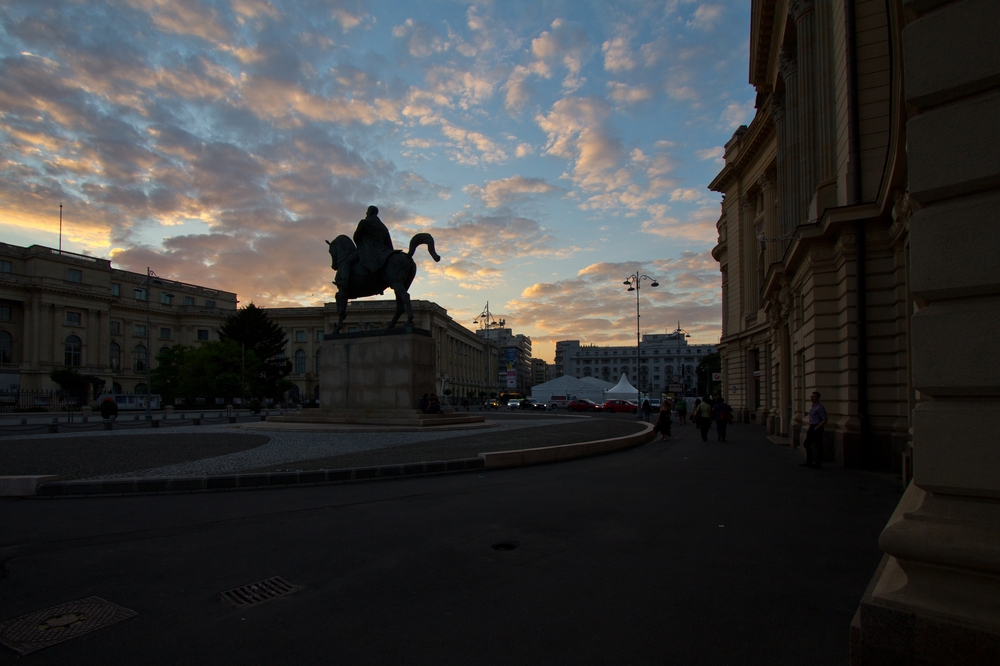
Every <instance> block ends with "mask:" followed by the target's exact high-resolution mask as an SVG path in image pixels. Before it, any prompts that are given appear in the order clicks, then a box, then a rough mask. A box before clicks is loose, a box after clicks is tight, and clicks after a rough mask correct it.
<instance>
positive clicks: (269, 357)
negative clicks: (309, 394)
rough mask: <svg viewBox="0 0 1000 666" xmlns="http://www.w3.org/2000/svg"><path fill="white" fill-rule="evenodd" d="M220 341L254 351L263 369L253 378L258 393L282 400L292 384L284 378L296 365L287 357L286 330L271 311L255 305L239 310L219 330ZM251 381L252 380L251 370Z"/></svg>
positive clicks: (248, 376)
mask: <svg viewBox="0 0 1000 666" xmlns="http://www.w3.org/2000/svg"><path fill="white" fill-rule="evenodd" d="M219 339H220V341H222V342H228V341H232V342H234V343H235V344H236V347H237V348H239V347H240V345H241V344H242V345H243V346H244V348H245V349H246V352H247V353H248V354H249V353H250V352H251V351H252V352H253V354H254V355H255V356H256V358H257V359H258V360H259V361H260V363H261V366H260V370H259V371H258V372H257V373H256V374H255V375H253V376H252V377H253V380H254V382H255V388H257V389H259V390H256V391H254V393H257V394H259V395H262V396H265V397H269V398H274V399H280V398H281V394H282V392H283V391H284V390H287V387H288V386H289V385H290V384H289V382H287V381H282V378H283V377H285V375H287V374H288V373H290V372H291V371H292V363H291V361H289V360H288V359H287V358H286V357H285V345H286V344H287V343H288V338H286V337H285V332H284V330H282V328H281V327H280V326H279V325H278V324H276V323H275V322H273V321H271V318H270V317H268V316H267V312H265V311H264V310H263V309H261V308H258V307H257V306H256V305H254V304H253V303H250V304H249V305H247V306H246V307H242V308H240V309H238V310H237V311H236V312H235V313H233V314H231V315H229V317H228V318H227V319H226V321H225V323H224V324H223V325H222V326H221V327H220V328H219ZM247 378H248V380H249V379H250V378H251V375H250V372H249V370H248V371H247Z"/></svg>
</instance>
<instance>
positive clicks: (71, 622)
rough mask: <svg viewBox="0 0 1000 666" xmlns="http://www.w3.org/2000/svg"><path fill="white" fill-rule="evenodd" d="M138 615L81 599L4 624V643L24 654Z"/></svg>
mask: <svg viewBox="0 0 1000 666" xmlns="http://www.w3.org/2000/svg"><path fill="white" fill-rule="evenodd" d="M136 615H138V613H136V612H135V611H132V610H129V609H127V608H122V607H121V606H119V605H117V604H113V603H111V602H110V601H105V600H104V599H101V598H100V597H87V598H85V599H77V600H76V601H70V602H67V603H65V604H61V605H59V606H53V607H52V608H46V609H45V610H42V611H38V612H35V613H29V614H28V615H22V616H21V617H17V618H14V619H13V620H7V621H6V622H3V623H2V624H0V643H3V644H4V645H6V646H7V647H9V648H10V649H11V650H14V651H15V652H19V653H20V654H28V653H29V652H34V651H35V650H41V649H42V648H46V647H49V646H50V645H55V644H56V643H62V642H63V641H68V640H69V639H71V638H76V637H77V636H82V635H84V634H87V633H90V632H91V631H94V630H95V629H102V628H104V627H108V626H111V625H112V624H115V623H116V622H121V621H122V620H127V619H128V618H130V617H135V616H136Z"/></svg>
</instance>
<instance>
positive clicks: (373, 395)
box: [268, 327, 485, 426]
mask: <svg viewBox="0 0 1000 666" xmlns="http://www.w3.org/2000/svg"><path fill="white" fill-rule="evenodd" d="M436 351H437V350H436V348H435V343H434V338H433V337H431V333H430V331H427V330H423V329H418V328H409V327H404V328H393V329H387V330H383V331H368V332H362V333H342V334H333V335H327V336H326V339H325V340H324V341H323V342H322V343H321V345H320V370H319V404H320V408H319V409H318V410H309V411H308V412H305V413H298V414H290V415H288V416H282V417H275V418H273V419H272V418H269V419H268V420H269V421H277V422H279V423H281V422H284V423H351V424H361V425H387V426H432V425H451V424H458V423H476V422H482V421H483V420H485V417H483V416H481V415H476V414H470V413H468V412H465V413H460V414H454V413H445V414H424V413H423V412H421V411H420V410H418V409H417V403H418V401H419V400H420V397H421V396H422V395H424V394H425V393H428V394H430V393H434V392H435V386H434V376H435V355H436Z"/></svg>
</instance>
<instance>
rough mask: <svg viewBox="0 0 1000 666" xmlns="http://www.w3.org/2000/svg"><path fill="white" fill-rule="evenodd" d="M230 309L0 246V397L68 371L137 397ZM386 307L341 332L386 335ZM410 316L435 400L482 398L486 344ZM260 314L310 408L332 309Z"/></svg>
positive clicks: (360, 305) (171, 288) (154, 280)
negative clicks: (430, 343)
mask: <svg viewBox="0 0 1000 666" xmlns="http://www.w3.org/2000/svg"><path fill="white" fill-rule="evenodd" d="M237 305H238V301H237V298H236V294H235V293H232V292H227V291H221V290H218V289H212V288H209V287H202V286H198V285H193V284H188V283H185V282H179V281H176V280H168V279H162V278H158V277H154V276H149V277H148V288H147V276H146V275H144V274H141V273H132V272H130V271H123V270H119V269H117V268H112V266H111V262H110V261H109V260H107V259H100V258H95V257H90V256H85V255H81V254H74V253H71V252H60V251H59V250H54V249H52V248H48V247H43V246H40V245H32V246H31V247H26V248H25V247H19V246H16V245H8V244H5V243H0V391H7V392H8V393H10V392H14V391H21V392H31V391H50V390H53V389H56V388H58V387H57V386H56V385H55V384H54V383H53V382H52V380H51V379H50V378H49V373H50V372H52V370H54V369H57V368H62V367H71V368H75V369H77V370H78V371H79V372H80V373H81V374H89V375H95V376H97V377H100V378H102V379H104V380H105V390H106V391H108V392H112V391H114V392H116V393H140V394H141V393H144V392H145V391H146V381H147V380H146V375H147V367H146V364H147V363H152V364H153V367H155V364H156V355H157V354H158V353H159V352H160V351H161V350H163V349H165V348H168V347H171V346H173V345H176V344H182V345H188V346H197V345H199V344H201V343H202V342H206V341H209V340H218V339H219V334H218V329H219V327H220V326H221V325H222V323H223V322H224V321H225V320H226V318H227V317H228V316H229V315H231V314H232V313H233V312H235V310H236V308H237ZM395 307H396V304H395V300H361V301H355V302H352V303H351V304H350V305H349V307H348V316H347V320H346V322H345V325H346V328H347V331H349V332H350V331H357V330H362V329H364V330H370V329H377V328H381V327H383V326H386V325H388V322H389V321H390V320H391V319H392V316H393V313H394V311H395ZM413 312H414V318H415V322H416V325H417V326H418V327H420V328H424V329H427V330H430V331H431V332H432V335H433V336H434V340H435V342H436V344H437V372H436V375H437V381H438V387H437V388H438V391H440V392H441V393H442V394H443V395H445V396H448V395H450V396H454V398H455V399H458V398H459V397H465V396H467V395H469V394H470V392H471V393H472V394H474V395H477V396H478V395H479V393H481V392H485V391H486V390H487V386H488V385H490V382H489V381H488V380H487V378H488V377H489V373H490V371H491V369H496V368H497V367H498V364H499V355H498V349H497V346H496V344H495V343H494V345H493V346H492V347H489V346H488V345H486V344H485V342H484V341H483V340H482V339H481V338H479V337H478V336H477V335H476V334H475V333H473V332H472V331H470V330H468V329H466V328H464V327H462V326H460V325H459V324H457V323H456V322H455V321H454V320H453V319H452V318H451V317H449V316H448V312H447V310H445V309H444V308H442V307H441V306H439V305H437V304H436V303H432V302H430V301H421V300H414V301H413ZM267 313H268V315H269V316H270V317H271V318H272V319H273V320H274V321H275V322H277V323H278V324H279V325H280V326H281V327H282V328H283V329H284V330H285V333H286V336H287V346H286V349H285V354H286V355H287V357H288V359H289V360H290V361H291V363H292V373H291V374H290V375H289V376H288V379H289V380H290V381H291V382H292V384H293V387H294V388H293V389H292V391H291V393H292V395H290V396H289V397H290V398H292V399H301V400H304V401H310V400H315V399H316V396H317V390H318V385H319V384H318V380H319V378H318V374H317V372H318V368H317V366H316V363H317V359H318V357H317V351H318V344H319V342H320V341H322V337H323V335H324V333H326V332H329V331H331V330H333V326H334V324H335V323H336V321H337V308H336V304H335V303H327V304H326V305H325V306H324V307H301V308H268V309H267ZM522 337H523V336H522ZM529 353H530V347H529ZM492 385H493V386H495V385H496V378H494V379H493V382H492ZM446 401H447V400H446Z"/></svg>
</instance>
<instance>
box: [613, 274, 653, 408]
mask: <svg viewBox="0 0 1000 666" xmlns="http://www.w3.org/2000/svg"><path fill="white" fill-rule="evenodd" d="M643 280H648V281H649V286H650V287H659V286H660V283H659V282H657V281H656V280H655V279H654V278H651V277H649V276H648V275H640V274H639V272H638V271H636V273H635V275H629V276H628V279H626V280H625V281H624V282H622V284H624V285H628V290H629V291H634V292H635V367H636V377H637V379H636V382H635V383H636V384H638V386H637V387H636V393H637V400H636V403H635V404H636V406H637V409H636V418H642V353H641V351H642V349H641V347H642V337H641V336H640V332H639V331H640V328H639V287H640V286H642V281H643Z"/></svg>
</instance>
